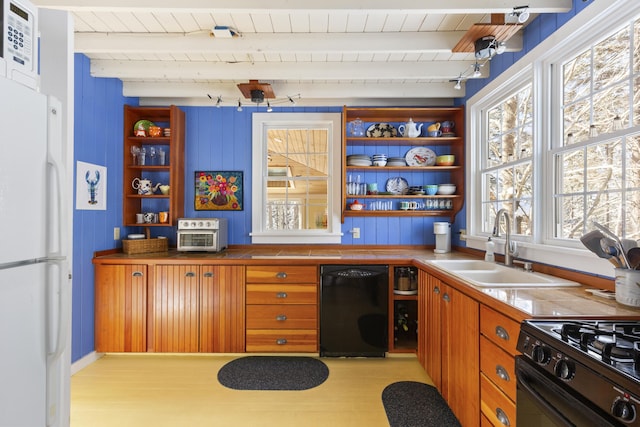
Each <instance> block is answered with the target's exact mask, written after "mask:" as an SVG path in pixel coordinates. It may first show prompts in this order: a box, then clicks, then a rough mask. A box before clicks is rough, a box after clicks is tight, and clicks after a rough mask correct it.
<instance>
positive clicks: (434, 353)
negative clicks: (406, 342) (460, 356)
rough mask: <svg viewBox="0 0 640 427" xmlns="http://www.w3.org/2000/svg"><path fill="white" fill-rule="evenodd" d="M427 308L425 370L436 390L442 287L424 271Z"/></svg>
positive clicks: (439, 366) (439, 383) (439, 376)
mask: <svg viewBox="0 0 640 427" xmlns="http://www.w3.org/2000/svg"><path fill="white" fill-rule="evenodd" d="M425 276H426V280H425V282H426V283H425V286H426V291H425V293H424V296H425V299H426V307H425V309H426V310H427V313H426V315H425V316H424V319H425V328H424V329H425V336H424V346H425V356H424V357H425V370H426V371H427V373H428V374H429V376H430V377H431V379H432V380H433V384H434V385H435V386H436V388H437V389H438V390H442V318H441V307H442V292H443V291H442V288H443V284H442V282H440V280H438V279H436V278H435V277H433V276H430V275H428V274H426V273H425Z"/></svg>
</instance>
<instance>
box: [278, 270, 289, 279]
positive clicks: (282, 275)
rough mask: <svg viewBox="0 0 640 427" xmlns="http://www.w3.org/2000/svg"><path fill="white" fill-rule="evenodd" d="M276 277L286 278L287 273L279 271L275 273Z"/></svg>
mask: <svg viewBox="0 0 640 427" xmlns="http://www.w3.org/2000/svg"><path fill="white" fill-rule="evenodd" d="M276 277H277V278H278V279H286V278H287V273H285V272H284V271H280V272H279V273H276Z"/></svg>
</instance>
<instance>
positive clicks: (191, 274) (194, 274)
mask: <svg viewBox="0 0 640 427" xmlns="http://www.w3.org/2000/svg"><path fill="white" fill-rule="evenodd" d="M184 275H185V276H186V277H196V273H194V272H193V271H188V272H186V273H185V274H184Z"/></svg>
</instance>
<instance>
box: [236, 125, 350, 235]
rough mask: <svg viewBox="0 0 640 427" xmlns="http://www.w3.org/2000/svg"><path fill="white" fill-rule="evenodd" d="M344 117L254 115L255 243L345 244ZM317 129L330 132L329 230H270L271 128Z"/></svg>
mask: <svg viewBox="0 0 640 427" xmlns="http://www.w3.org/2000/svg"><path fill="white" fill-rule="evenodd" d="M341 124H342V116H341V114H340V113H308V112H301V113H276V112H272V113H253V115H252V169H253V175H252V195H251V202H252V215H251V218H252V221H251V225H252V230H251V232H250V233H249V235H250V236H251V243H253V244H336V243H341V242H342V227H341V222H340V214H341V211H340V208H341V200H340V196H341V193H340V190H339V189H340V187H341V179H342V174H341V171H340V168H341V164H342V163H341V160H340V154H341V148H340V147H341V138H342V125H341ZM301 126H307V127H309V126H316V127H321V128H326V129H327V130H328V137H329V141H328V150H329V153H328V177H327V192H328V194H327V203H328V206H327V228H326V229H302V230H267V229H266V226H265V224H266V221H265V220H266V218H265V213H266V210H265V202H266V200H267V198H266V190H267V184H266V183H267V179H266V177H267V174H268V165H267V163H266V162H267V148H268V147H267V139H266V132H267V130H268V129H269V128H270V127H297V128H299V127H301Z"/></svg>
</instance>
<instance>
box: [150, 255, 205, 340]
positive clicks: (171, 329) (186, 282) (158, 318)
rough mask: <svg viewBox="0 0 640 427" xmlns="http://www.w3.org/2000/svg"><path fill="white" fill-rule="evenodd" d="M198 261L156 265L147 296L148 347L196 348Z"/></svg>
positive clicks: (197, 335)
mask: <svg viewBox="0 0 640 427" xmlns="http://www.w3.org/2000/svg"><path fill="white" fill-rule="evenodd" d="M199 269H200V267H199V266H197V265H158V266H156V267H155V277H154V283H153V285H152V287H151V288H152V294H151V298H150V304H151V305H152V307H150V318H151V325H150V326H151V327H152V331H150V338H151V342H150V345H149V351H155V352H197V351H198V350H199V331H198V320H199V313H198V295H199V289H198V287H199V277H198V276H199Z"/></svg>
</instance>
